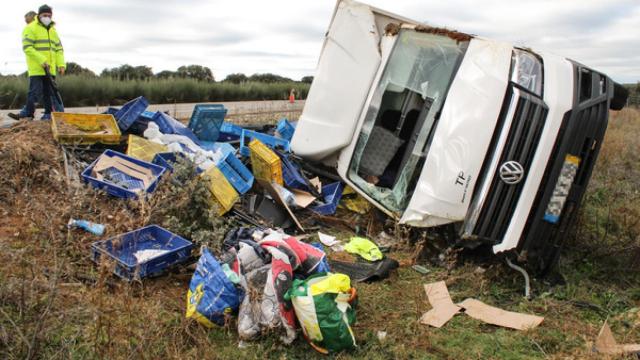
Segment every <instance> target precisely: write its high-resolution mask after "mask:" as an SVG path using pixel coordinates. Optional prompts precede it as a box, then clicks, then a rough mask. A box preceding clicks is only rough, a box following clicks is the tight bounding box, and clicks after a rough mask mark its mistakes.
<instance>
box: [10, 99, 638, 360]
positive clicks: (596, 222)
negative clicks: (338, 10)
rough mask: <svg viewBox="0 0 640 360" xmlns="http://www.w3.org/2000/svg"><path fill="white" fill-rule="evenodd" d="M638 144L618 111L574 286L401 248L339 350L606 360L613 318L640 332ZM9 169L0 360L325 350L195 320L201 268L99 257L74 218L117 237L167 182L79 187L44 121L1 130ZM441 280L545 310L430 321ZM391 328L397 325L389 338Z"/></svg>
mask: <svg viewBox="0 0 640 360" xmlns="http://www.w3.org/2000/svg"><path fill="white" fill-rule="evenodd" d="M249 121H250V120H249ZM269 121H271V120H269ZM639 149H640V111H638V110H634V109H629V110H624V111H623V112H621V113H619V114H613V116H612V117H611V122H610V128H609V131H608V133H607V137H606V139H605V144H604V146H603V149H602V153H601V157H600V159H599V163H598V165H597V167H596V170H595V173H594V176H593V180H592V183H591V184H590V187H589V191H588V194H587V197H586V202H585V206H584V207H583V210H582V216H581V222H580V225H579V227H578V228H577V230H576V236H575V237H574V238H573V239H572V240H571V241H570V242H569V243H568V248H567V251H565V256H564V257H563V261H562V263H561V266H562V269H563V272H564V273H565V275H566V276H567V284H566V285H564V286H549V285H547V284H545V283H543V282H535V283H534V289H535V290H536V298H535V299H534V300H532V301H527V300H524V299H523V297H522V283H521V278H520V277H519V276H518V275H517V274H514V273H513V272H512V271H509V270H508V269H506V268H505V267H504V266H503V265H502V264H500V263H497V262H495V261H489V262H480V261H474V260H467V261H465V262H462V263H460V264H459V265H458V266H457V267H455V268H453V269H450V270H447V269H446V268H440V267H431V268H432V272H431V273H429V274H428V275H421V274H418V273H417V272H415V271H413V270H412V269H411V268H410V267H409V265H410V261H408V259H410V258H411V257H412V255H413V250H412V249H406V250H398V251H396V252H394V253H392V254H391V256H392V257H395V258H397V259H399V260H403V261H401V263H402V264H403V266H402V267H401V268H400V269H399V271H398V272H397V273H396V274H394V275H392V276H391V278H389V279H387V280H384V281H381V282H377V283H372V284H358V285H357V288H358V293H359V296H360V303H359V307H358V309H357V318H358V322H357V324H356V326H355V327H354V330H355V333H356V337H357V340H358V344H359V349H358V350H357V351H356V352H354V353H348V354H339V355H338V356H337V357H338V358H351V357H356V358H373V359H387V358H455V359H461V358H512V359H516V358H523V359H524V358H547V357H548V358H581V359H582V358H594V359H595V358H598V356H596V355H594V354H593V353H591V352H590V350H589V347H588V342H589V341H592V340H593V339H594V338H595V336H596V334H597V332H598V329H599V326H600V325H601V324H602V322H603V320H604V319H605V318H606V317H609V318H610V323H611V324H612V326H613V330H614V333H615V334H616V336H617V338H618V340H619V341H621V342H623V341H628V342H631V341H634V342H640V311H638V308H640V276H639V274H638V270H639V269H638V267H637V265H638V261H637V259H638V258H639V255H640V254H638V251H639V250H638V249H640V244H639V241H640V240H639V237H638V234H639V233H640V229H639V228H638V219H639V218H640V216H639V215H640V201H638V196H640V195H639V191H640V186H639V185H640V183H638V181H640V180H638V179H640V176H638V175H640V161H639V160H640V158H639V152H638V150H639ZM0 168H2V169H3V176H2V177H0V215H1V216H0V358H3V359H17V358H60V359H67V358H110V359H112V358H113V359H125V358H144V359H147V358H148V359H155V358H169V359H184V358H233V359H237V358H275V357H278V358H309V357H318V358H320V357H319V356H318V355H316V354H314V353H312V352H311V349H310V347H309V346H308V345H307V344H305V343H304V341H303V340H301V339H298V340H296V342H294V344H293V345H292V346H290V347H285V346H283V345H281V344H280V343H279V342H278V340H277V339H276V338H275V337H273V336H267V337H266V338H264V339H262V340H260V341H257V342H253V343H250V344H249V346H248V347H247V348H238V339H237V335H236V332H235V329H234V327H233V325H232V326H231V327H229V328H215V329H211V330H209V329H205V328H204V327H202V326H199V325H198V324H195V323H193V322H192V321H189V320H187V319H185V318H184V311H185V302H186V290H187V287H188V282H189V279H190V273H189V272H185V273H179V272H178V273H171V274H168V275H166V276H163V277H161V278H157V279H152V280H148V281H144V282H142V283H139V282H134V283H131V284H126V283H123V282H121V281H119V280H117V279H115V278H113V277H111V276H110V269H109V267H108V266H102V267H95V266H94V265H93V264H92V263H91V261H90V259H89V256H88V255H89V247H90V244H91V243H92V242H93V241H95V240H97V238H96V237H94V236H92V235H89V234H87V233H84V232H81V231H79V230H68V229H66V227H65V223H66V221H67V220H68V219H69V218H70V217H80V218H85V219H89V220H92V221H96V222H100V223H104V224H107V231H108V232H107V235H114V234H117V233H121V232H124V231H127V230H130V229H134V228H137V227H139V226H142V225H144V224H145V223H147V222H148V221H150V219H154V215H157V214H158V212H157V209H158V207H160V206H166V205H167V202H166V201H167V199H168V198H167V196H166V195H167V193H163V192H162V191H168V190H162V189H159V191H160V192H159V193H158V194H156V195H157V199H158V200H156V201H155V202H154V201H151V202H149V203H139V202H126V201H121V200H118V199H113V198H109V197H106V196H104V195H103V194H100V193H97V192H95V191H93V190H92V189H88V188H85V187H83V186H79V187H76V186H68V185H67V181H66V179H65V176H64V166H63V158H62V156H61V153H60V152H59V148H58V147H57V145H56V144H55V143H54V142H53V140H51V137H50V132H49V130H48V128H47V127H46V124H42V123H36V124H30V125H28V126H26V125H25V126H22V125H21V126H19V127H14V128H11V129H8V130H0ZM71 184H73V181H71ZM169 200H170V199H169ZM163 216H164V215H163ZM167 216H168V215H167ZM158 220H160V221H161V220H162V219H158ZM366 224H367V222H366V220H365V221H364V225H365V226H364V228H366ZM376 231H377V230H376ZM329 232H331V231H329ZM336 234H337V235H339V236H340V237H341V238H343V239H344V238H346V237H347V236H349V234H348V233H347V232H345V231H343V230H341V231H340V232H339V233H336ZM212 241H215V239H212ZM442 279H445V280H446V281H447V284H448V286H449V289H450V292H451V295H452V297H453V299H454V300H455V301H460V300H463V299H464V298H466V297H475V298H478V299H481V300H483V301H486V302H487V303H490V304H494V305H496V306H500V307H503V308H506V309H510V310H516V311H524V312H530V313H536V314H539V315H543V316H545V321H544V323H543V325H542V326H541V327H540V328H538V329H537V330H534V331H531V332H528V333H523V332H516V331H511V330H505V329H499V328H496V327H493V326H488V325H484V324H481V323H479V322H477V321H475V320H473V319H470V318H468V317H463V316H459V317H456V318H454V319H453V320H452V321H451V322H450V323H449V324H447V325H446V326H445V327H443V328H441V329H432V328H427V327H425V326H423V325H420V324H418V322H417V319H418V317H419V316H420V314H422V313H423V312H424V311H426V310H428V309H429V305H428V303H427V300H426V296H425V295H424V293H423V289H422V284H423V283H425V282H430V281H436V280H442ZM379 330H384V331H387V333H388V336H387V339H386V340H385V341H383V342H381V341H379V340H378V339H377V337H376V332H377V331H379Z"/></svg>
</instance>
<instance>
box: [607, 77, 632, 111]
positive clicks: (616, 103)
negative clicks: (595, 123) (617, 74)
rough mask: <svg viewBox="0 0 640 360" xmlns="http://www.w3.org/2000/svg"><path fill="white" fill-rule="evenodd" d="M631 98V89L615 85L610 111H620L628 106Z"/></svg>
mask: <svg viewBox="0 0 640 360" xmlns="http://www.w3.org/2000/svg"><path fill="white" fill-rule="evenodd" d="M628 98H629V89H627V88H626V87H624V86H622V85H620V84H618V83H615V82H614V83H613V97H611V102H610V103H609V109H611V110H615V111H619V110H622V108H624V106H625V105H627V99H628Z"/></svg>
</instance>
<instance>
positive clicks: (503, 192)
mask: <svg viewBox="0 0 640 360" xmlns="http://www.w3.org/2000/svg"><path fill="white" fill-rule="evenodd" d="M513 97H517V99H516V100H517V103H516V108H515V111H514V113H513V120H512V122H511V127H510V129H509V133H508V135H507V139H506V142H505V144H504V148H503V152H502V154H501V155H500V160H499V162H498V166H497V169H496V172H495V173H494V174H493V175H492V176H491V177H490V179H491V180H490V181H491V186H490V187H489V191H488V193H487V197H486V199H485V201H484V204H483V206H482V210H481V211H480V215H479V216H478V220H477V222H476V225H475V228H474V230H473V235H475V236H477V237H478V238H480V239H483V240H487V241H491V242H493V243H495V244H497V243H500V242H501V241H502V238H503V237H504V235H505V233H506V231H507V228H508V227H509V223H510V221H511V217H512V216H513V213H514V211H515V209H516V206H517V204H518V200H519V198H520V193H521V192H522V188H523V186H524V183H525V181H526V177H527V175H528V172H529V169H530V168H531V162H532V160H533V156H534V154H535V152H536V148H537V147H538V142H539V141H540V135H541V134H542V130H543V129H544V124H545V120H546V117H547V112H548V108H547V106H546V105H545V104H544V102H543V101H542V100H541V99H539V98H537V97H535V96H533V95H530V94H528V93H525V92H524V91H515V92H514V91H513V89H510V91H509V92H508V96H507V99H506V100H507V101H505V104H506V106H508V105H509V104H510V103H511V100H512V99H513ZM508 113H509V112H508V111H503V112H502V116H503V117H506V116H508ZM505 120H507V119H504V118H503V119H500V121H499V122H498V123H501V124H505V123H507V124H508V121H505ZM507 161H517V162H518V163H520V165H522V167H523V168H524V175H523V176H524V178H523V179H522V181H520V182H519V183H517V184H515V185H509V184H507V183H505V182H504V181H502V180H501V179H500V175H499V171H500V166H501V165H502V164H504V163H505V162H507Z"/></svg>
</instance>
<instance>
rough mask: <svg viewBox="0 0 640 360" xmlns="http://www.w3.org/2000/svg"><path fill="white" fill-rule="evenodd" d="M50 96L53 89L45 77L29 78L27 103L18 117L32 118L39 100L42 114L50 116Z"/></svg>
mask: <svg viewBox="0 0 640 360" xmlns="http://www.w3.org/2000/svg"><path fill="white" fill-rule="evenodd" d="M52 96H53V88H52V85H51V82H50V81H49V79H48V78H47V77H46V76H44V75H42V76H29V92H28V93H27V103H26V104H25V106H24V108H22V111H20V117H33V114H34V112H35V111H36V102H38V101H40V100H42V105H43V106H44V113H45V114H51V110H52V109H51V100H52V99H51V98H52Z"/></svg>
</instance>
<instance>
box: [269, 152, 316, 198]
mask: <svg viewBox="0 0 640 360" xmlns="http://www.w3.org/2000/svg"><path fill="white" fill-rule="evenodd" d="M276 153H277V154H278V156H279V157H280V160H281V161H282V179H283V180H284V184H285V185H286V186H287V187H288V188H293V189H300V190H305V191H307V190H309V186H308V185H307V182H306V181H305V179H304V177H302V174H300V170H299V169H298V167H297V166H296V165H295V164H294V163H293V162H292V161H291V160H289V158H288V157H287V156H286V155H285V154H282V153H281V152H279V151H276Z"/></svg>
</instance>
